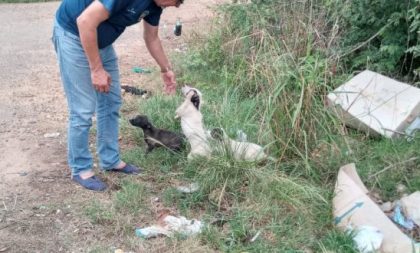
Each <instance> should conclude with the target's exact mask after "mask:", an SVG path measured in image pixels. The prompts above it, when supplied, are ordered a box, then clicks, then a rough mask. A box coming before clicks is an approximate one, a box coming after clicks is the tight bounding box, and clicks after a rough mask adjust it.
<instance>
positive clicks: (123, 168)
mask: <svg viewBox="0 0 420 253" xmlns="http://www.w3.org/2000/svg"><path fill="white" fill-rule="evenodd" d="M109 171H112V172H121V173H124V174H131V175H137V174H140V173H141V172H142V169H140V168H138V167H136V166H134V165H132V164H128V163H125V162H120V164H119V165H118V166H117V167H116V168H114V169H110V170H109Z"/></svg>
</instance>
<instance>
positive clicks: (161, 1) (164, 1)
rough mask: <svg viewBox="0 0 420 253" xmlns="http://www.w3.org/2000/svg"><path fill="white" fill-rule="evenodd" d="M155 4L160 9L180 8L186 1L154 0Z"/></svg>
mask: <svg viewBox="0 0 420 253" xmlns="http://www.w3.org/2000/svg"><path fill="white" fill-rule="evenodd" d="M154 1H155V3H156V4H157V5H158V6H160V7H163V8H165V7H171V6H174V7H179V6H180V5H181V4H183V3H184V0H154Z"/></svg>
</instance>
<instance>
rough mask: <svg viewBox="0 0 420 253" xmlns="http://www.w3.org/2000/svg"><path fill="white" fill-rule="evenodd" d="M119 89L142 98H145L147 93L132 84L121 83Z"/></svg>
mask: <svg viewBox="0 0 420 253" xmlns="http://www.w3.org/2000/svg"><path fill="white" fill-rule="evenodd" d="M121 89H123V90H124V91H125V92H127V93H131V94H133V95H138V96H142V97H143V98H147V97H148V95H149V93H150V92H148V91H147V90H142V89H139V88H136V87H133V86H129V85H121Z"/></svg>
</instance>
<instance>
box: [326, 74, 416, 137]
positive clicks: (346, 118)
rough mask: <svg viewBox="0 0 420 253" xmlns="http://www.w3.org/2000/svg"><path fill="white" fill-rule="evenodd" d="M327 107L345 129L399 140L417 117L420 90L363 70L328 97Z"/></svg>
mask: <svg viewBox="0 0 420 253" xmlns="http://www.w3.org/2000/svg"><path fill="white" fill-rule="evenodd" d="M326 102H327V105H328V106H329V107H331V108H333V109H334V112H336V114H337V115H338V117H339V118H340V119H341V120H342V121H343V122H344V123H345V124H346V125H348V126H350V127H353V128H356V129H359V130H362V131H365V132H367V133H369V134H374V135H375V134H376V135H377V134H380V135H383V136H385V137H388V138H394V137H399V136H401V135H403V134H404V131H405V129H406V128H407V127H408V126H409V125H410V124H411V123H412V122H413V121H414V120H415V119H416V117H418V116H419V115H420V89H419V88H416V87H414V86H411V85H408V84H406V83H402V82H398V81H396V80H393V79H391V78H388V77H386V76H383V75H381V74H378V73H375V72H372V71H369V70H365V71H363V72H361V73H360V74H358V75H356V76H355V77H353V78H352V79H350V80H349V81H348V82H346V83H345V84H343V85H341V86H340V87H338V88H337V89H335V90H334V91H333V92H331V93H330V94H328V96H327V101H326Z"/></svg>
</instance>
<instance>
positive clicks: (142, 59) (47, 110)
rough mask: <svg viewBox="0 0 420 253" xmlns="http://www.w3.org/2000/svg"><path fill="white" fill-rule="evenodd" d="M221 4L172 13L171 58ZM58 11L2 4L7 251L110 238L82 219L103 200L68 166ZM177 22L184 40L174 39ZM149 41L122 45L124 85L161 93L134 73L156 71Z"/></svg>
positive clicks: (1, 215)
mask: <svg viewBox="0 0 420 253" xmlns="http://www.w3.org/2000/svg"><path fill="white" fill-rule="evenodd" d="M220 2H222V0H210V1H208V0H195V1H186V4H184V5H183V6H182V7H181V8H179V9H175V8H168V9H166V10H165V11H164V14H163V16H162V19H161V24H166V25H165V26H162V28H161V35H162V36H163V37H165V38H163V42H164V45H165V48H166V51H167V52H168V53H170V52H171V51H173V50H178V49H179V48H181V47H183V46H184V42H183V41H184V38H185V37H188V32H189V31H190V30H191V29H192V28H193V27H195V28H197V27H200V26H202V25H203V24H204V23H205V22H206V21H207V20H209V18H210V17H211V11H210V9H209V8H208V6H214V5H216V4H218V3H220ZM58 4H59V3H58V2H50V3H37V4H0V23H1V24H2V25H1V26H0V34H1V36H0V45H1V46H0V77H1V79H0V97H1V98H0V143H1V145H0V252H85V251H86V249H87V247H88V246H91V245H94V244H95V240H96V239H97V240H98V241H99V240H104V237H106V235H98V233H99V232H98V231H95V227H93V226H92V225H91V224H90V223H89V222H87V221H86V219H85V218H83V217H80V214H79V213H78V211H79V210H80V206H83V205H84V204H85V203H87V201H90V200H91V199H93V198H95V197H97V195H95V194H97V193H93V192H90V191H87V190H84V189H82V188H80V187H78V186H76V185H75V184H73V183H72V182H71V180H70V170H69V169H68V167H67V162H66V121H67V108H66V101H65V97H64V94H63V90H62V86H61V83H60V79H59V73H58V66H57V62H56V58H55V53H54V50H53V46H52V43H51V30H52V24H53V18H54V13H55V10H56V8H57V7H58ZM177 17H181V18H182V21H183V24H184V26H183V29H184V30H183V31H184V32H183V36H181V37H180V38H175V37H174V36H173V33H172V29H173V26H174V23H175V20H176V18H177ZM141 38H142V33H141V25H140V26H139V25H135V26H133V27H130V28H129V29H127V31H126V32H125V33H124V34H123V36H122V37H121V38H119V39H118V41H117V42H116V44H115V48H116V51H117V53H118V55H119V61H120V72H121V80H122V83H123V84H130V85H135V86H138V87H142V88H145V89H148V90H152V91H154V92H160V88H161V87H160V86H161V84H160V78H159V75H153V74H151V75H149V76H148V77H146V78H145V77H144V75H141V74H138V73H133V71H132V68H133V67H134V66H142V67H146V68H153V67H156V66H155V64H154V61H153V59H152V58H151V57H150V56H149V54H148V52H147V51H146V49H145V46H144V43H143V40H142V39H141ZM50 135H52V137H48V136H50ZM57 135H58V136H57ZM108 194H109V193H108Z"/></svg>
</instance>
